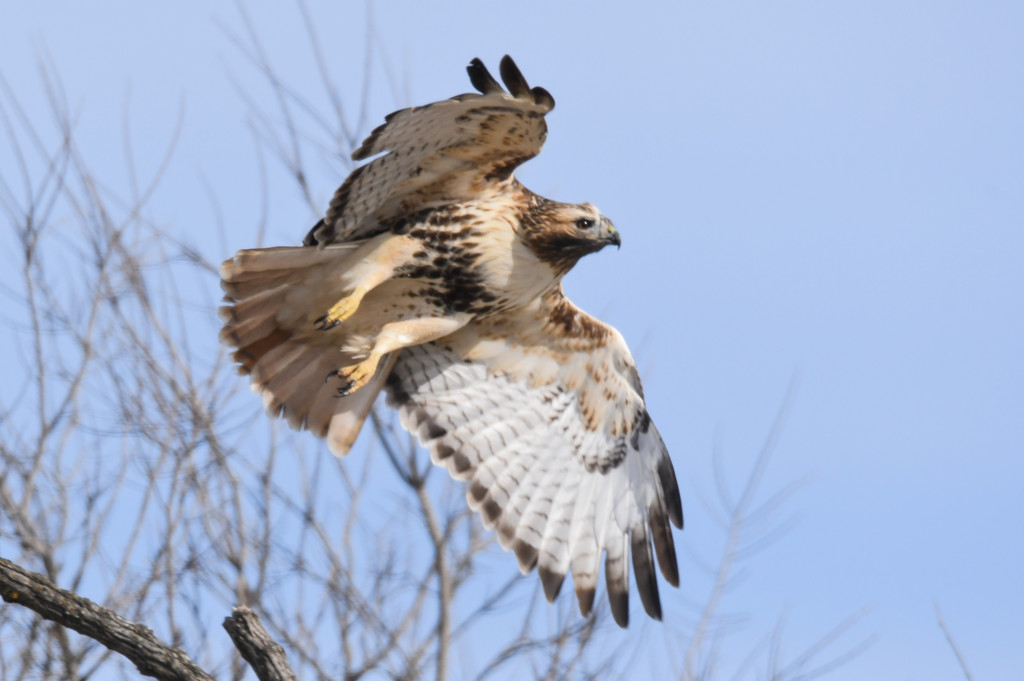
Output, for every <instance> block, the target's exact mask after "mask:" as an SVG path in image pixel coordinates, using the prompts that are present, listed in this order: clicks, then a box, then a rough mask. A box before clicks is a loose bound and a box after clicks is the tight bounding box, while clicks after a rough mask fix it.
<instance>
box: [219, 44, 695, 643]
mask: <svg viewBox="0 0 1024 681" xmlns="http://www.w3.org/2000/svg"><path fill="white" fill-rule="evenodd" d="M467 70H468V72H469V79H470V81H471V82H472V84H473V86H474V87H475V88H476V89H477V90H478V91H479V94H477V93H472V94H463V95H458V96H456V97H453V98H451V99H447V100H444V101H439V102H435V103H433V104H428V105H426V106H419V107H411V108H408V109H402V110H400V111H396V112H394V113H392V114H390V115H389V116H387V117H386V118H385V123H384V124H383V125H381V126H380V127H378V128H377V129H376V130H374V131H373V133H372V134H370V136H369V137H368V138H367V139H366V141H365V142H363V144H362V146H360V147H359V148H358V149H357V150H356V151H355V152H354V153H353V154H352V158H353V159H354V160H356V161H361V160H365V159H369V158H371V157H373V160H371V161H370V162H369V163H366V164H364V165H362V166H359V167H357V168H356V169H355V170H354V171H353V172H352V173H351V174H350V175H349V176H348V178H347V179H346V180H345V182H344V184H342V185H341V187H340V188H339V189H338V191H337V193H335V195H334V198H333V199H332V200H331V203H330V207H329V208H328V210H327V214H326V216H325V217H324V218H323V219H322V220H321V221H320V222H318V223H317V224H316V225H315V226H314V227H313V229H312V230H311V231H310V232H309V234H308V235H307V236H306V238H305V240H304V242H303V246H301V247H278V248H261V249H255V250H242V251H239V252H238V253H237V254H236V255H235V256H234V257H233V258H231V259H230V260H228V261H226V262H225V263H224V264H223V265H222V266H221V269H220V274H221V278H222V287H223V289H224V292H225V302H226V304H225V305H224V306H223V307H221V308H220V314H221V317H222V319H223V320H224V327H223V330H222V331H221V338H222V339H223V340H224V341H225V342H226V343H227V344H228V345H230V346H231V347H232V348H234V355H233V356H234V359H235V361H237V362H238V364H239V370H240V372H241V373H243V374H248V375H249V377H250V379H251V384H252V389H253V391H254V392H257V393H259V394H260V395H261V396H262V398H263V404H264V406H265V408H266V410H267V412H268V413H269V414H271V415H273V416H281V417H283V418H285V419H286V420H287V421H288V423H289V424H290V425H291V426H292V427H294V428H304V429H306V430H309V431H310V432H312V433H314V434H315V435H317V436H318V437H321V438H326V440H327V445H328V447H329V448H330V450H331V451H332V452H333V453H335V454H337V455H344V454H346V453H347V452H348V451H349V449H350V447H351V446H352V444H353V442H354V441H355V439H356V436H357V435H358V434H359V431H360V428H361V427H362V424H363V421H364V420H365V419H366V417H367V415H368V413H369V411H370V409H371V407H372V405H373V403H374V400H375V398H376V397H377V395H378V394H379V393H380V392H381V391H382V390H383V391H385V392H386V394H387V401H388V404H389V405H390V406H392V407H395V408H397V409H398V411H399V414H400V418H401V422H402V425H403V426H404V427H405V428H407V429H408V430H409V431H410V432H412V433H415V434H416V436H417V437H418V439H419V441H420V443H421V444H422V445H423V446H424V447H426V448H427V449H428V450H429V451H430V456H431V459H432V460H433V462H434V463H436V464H438V465H441V466H444V467H445V468H447V469H448V472H449V473H450V474H451V475H452V476H453V477H454V478H456V479H457V480H461V481H465V482H467V483H468V486H467V490H466V498H467V501H468V503H469V505H470V507H471V508H472V509H473V510H474V511H477V512H479V513H480V515H481V516H482V518H483V522H484V525H485V526H487V527H488V528H493V529H495V530H496V531H497V537H498V541H499V543H500V544H501V546H502V547H503V548H505V549H506V550H509V549H510V550H512V551H514V553H515V556H516V558H517V560H518V562H519V568H520V570H521V571H522V572H523V573H524V574H526V573H527V572H529V571H531V570H532V569H533V568H534V567H536V568H537V572H538V574H539V576H540V579H541V582H542V584H543V587H544V594H545V596H546V597H547V599H548V601H553V600H554V599H555V597H556V596H557V595H558V593H559V590H560V589H561V586H562V583H563V581H564V580H565V577H566V575H567V574H568V573H570V572H571V573H572V581H573V585H574V587H575V591H576V596H577V600H578V603H579V608H580V611H581V612H582V613H583V615H587V614H589V613H590V611H591V610H592V608H593V602H594V595H595V592H596V589H597V581H598V572H599V569H600V561H601V558H602V556H603V557H604V566H605V567H604V573H605V583H606V585H607V592H608V599H609V603H610V606H611V612H612V615H613V617H614V618H615V621H616V622H617V623H618V624H619V625H620V626H622V627H625V626H626V625H627V624H628V621H629V607H628V605H629V564H628V563H629V561H628V556H629V555H630V554H631V555H632V565H633V571H634V572H635V575H636V582H637V587H638V590H639V592H640V599H641V601H642V603H643V606H644V609H645V610H646V611H647V613H648V615H650V616H651V617H653V618H655V619H661V602H660V598H659V596H658V580H657V577H656V574H655V568H654V564H655V561H656V562H657V564H658V566H659V567H660V570H661V573H662V575H663V576H664V578H665V580H666V581H668V582H669V583H670V584H672V585H673V586H678V584H679V570H678V567H677V563H676V553H675V546H674V543H673V538H672V529H671V527H670V526H669V524H670V523H671V524H672V525H675V526H676V527H678V528H682V525H683V514H682V505H681V503H680V499H679V488H678V485H677V483H676V477H675V472H674V470H673V468H672V461H671V460H670V459H669V456H668V452H667V451H666V449H665V444H664V442H663V441H662V439H661V436H660V435H658V431H657V429H656V428H655V427H654V423H653V422H652V421H651V418H650V416H649V415H648V413H647V408H646V406H645V404H644V398H643V390H642V388H641V386H640V378H639V376H638V375H637V371H636V366H635V364H634V362H633V359H632V357H631V356H630V353H629V350H628V348H627V347H626V343H625V341H624V340H623V338H622V335H621V334H620V333H619V332H618V331H616V330H615V329H614V328H612V327H611V326H609V325H607V324H604V323H602V322H600V321H598V320H597V319H595V318H593V317H591V316H589V315H587V314H586V313H585V312H583V311H582V310H580V309H579V308H577V307H576V306H575V305H573V304H572V303H571V302H570V301H569V299H568V298H566V296H565V294H564V293H563V291H562V285H561V280H562V277H563V276H565V274H566V273H567V272H568V271H569V270H570V269H571V268H572V267H573V265H575V264H576V262H577V261H578V260H579V259H580V258H582V257H583V256H585V255H587V254H588V253H594V252H596V251H599V250H601V249H602V248H604V247H605V246H608V245H610V244H614V245H615V246H618V245H619V244H620V237H619V233H618V232H617V231H616V230H615V227H614V226H613V225H612V223H611V221H610V220H609V219H608V218H606V217H605V216H604V215H602V214H601V213H600V212H598V210H597V208H595V207H594V206H593V205H591V204H589V203H582V204H572V203H560V202H558V201H552V200H549V199H546V198H543V197H541V196H538V195H537V194H534V193H533V192H531V191H530V190H529V189H527V188H526V187H524V186H523V185H522V184H520V183H519V181H518V180H516V179H515V177H513V175H512V173H513V170H515V168H516V167H517V166H518V165H519V164H521V163H523V162H524V161H526V160H528V159H530V158H533V157H534V156H536V155H537V154H538V152H540V149H541V146H542V145H543V143H544V139H545V137H546V136H547V124H546V123H545V118H544V117H545V115H546V114H547V113H548V112H549V111H551V109H552V108H553V107H554V105H555V100H554V98H552V96H551V95H550V94H549V93H548V92H547V90H544V89H543V88H540V87H534V88H531V87H530V86H529V85H528V84H527V82H526V79H525V78H524V77H523V75H522V73H521V72H520V71H519V69H518V68H517V67H516V65H515V62H513V61H512V59H511V58H509V57H508V56H506V57H505V58H504V59H502V61H501V78H502V80H503V81H504V83H505V87H506V88H507V91H506V90H505V89H503V88H502V86H501V85H499V84H498V82H497V81H496V80H495V79H494V77H493V76H492V75H491V74H490V73H489V72H488V70H487V69H486V68H485V67H484V65H483V63H482V62H481V61H480V60H479V59H474V60H473V61H472V62H471V63H470V65H469V67H468V68H467ZM652 547H653V550H652Z"/></svg>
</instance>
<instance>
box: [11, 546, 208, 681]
mask: <svg viewBox="0 0 1024 681" xmlns="http://www.w3.org/2000/svg"><path fill="white" fill-rule="evenodd" d="M0 596H2V597H3V599H4V600H5V601H7V602H8V603H16V604H18V605H22V606H25V607H26V608H29V609H30V610H33V611H35V612H36V613H37V614H39V615H40V616H42V617H43V618H44V619H47V620H50V621H51V622H56V623H57V624H60V625H61V626H64V627H67V628H68V629H73V630H75V631H77V632H78V633H80V634H83V635H85V636H88V637H89V638H92V639H93V640H95V641H98V642H99V643H102V644H103V645H105V646H106V647H107V648H110V649H111V650H113V651H114V652H116V653H120V654H121V655H123V656H125V657H126V658H128V659H129V660H130V661H131V662H132V664H134V665H135V667H136V668H137V669H138V670H139V672H141V673H142V674H145V675H146V676H152V677H153V678H156V679H160V680H161V681H214V679H213V677H212V676H210V675H209V674H207V673H206V672H204V671H203V670H202V669H200V668H199V667H198V666H196V664H195V663H194V662H192V660H191V659H190V658H189V656H188V655H186V654H185V653H184V652H183V651H182V650H180V649H178V648H172V647H170V646H168V645H167V644H165V643H163V642H162V641H160V640H159V639H157V638H156V636H154V635H153V632H152V631H150V629H149V627H146V626H144V625H142V624H138V623H137V622H132V621H131V620H127V619H125V618H123V617H121V616H120V615H118V614H116V613H114V612H111V611H110V610H107V609H106V608H103V607H100V606H98V605H96V604H95V603H93V602H92V601H90V600H89V599H87V598H82V597H81V596H79V595H77V594H75V593H72V592H70V591H66V590H64V589H61V588H59V587H57V586H56V585H54V583H53V582H52V581H50V580H49V579H47V578H46V577H44V576H43V575H40V574H38V573H35V572H31V571H29V570H26V569H24V568H22V567H20V566H18V565H15V564H14V563H12V562H11V561H9V560H7V559H5V558H0Z"/></svg>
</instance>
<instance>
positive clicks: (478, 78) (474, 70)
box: [466, 58, 504, 95]
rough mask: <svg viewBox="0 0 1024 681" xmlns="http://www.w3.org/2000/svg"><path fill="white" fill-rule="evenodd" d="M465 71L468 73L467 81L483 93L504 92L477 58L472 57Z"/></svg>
mask: <svg viewBox="0 0 1024 681" xmlns="http://www.w3.org/2000/svg"><path fill="white" fill-rule="evenodd" d="M466 72H467V73H468V74H469V82H470V83H472V84H473V87H475V88H476V89H477V90H479V91H480V92H482V93H483V94H485V95H489V94H491V93H492V92H504V90H502V89H501V85H499V84H498V81H496V80H494V76H492V75H491V72H490V71H488V70H487V67H486V66H484V63H483V62H482V61H480V60H479V59H477V58H474V59H473V61H471V62H469V66H467V67H466Z"/></svg>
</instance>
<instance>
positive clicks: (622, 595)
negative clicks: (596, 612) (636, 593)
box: [608, 586, 629, 629]
mask: <svg viewBox="0 0 1024 681" xmlns="http://www.w3.org/2000/svg"><path fill="white" fill-rule="evenodd" d="M608 605H610V606H611V608H612V618H613V619H614V620H615V623H616V624H618V625H619V626H620V627H622V628H623V629H625V628H626V627H628V626H629V592H628V591H620V590H619V589H613V588H612V587H611V586H609V587H608Z"/></svg>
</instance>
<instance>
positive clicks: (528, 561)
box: [512, 539, 538, 575]
mask: <svg viewBox="0 0 1024 681" xmlns="http://www.w3.org/2000/svg"><path fill="white" fill-rule="evenodd" d="M512 551H513V552H514V553H515V554H516V560H518V561H519V570H520V572H522V573H523V574H524V575H525V574H526V573H527V572H529V571H530V570H532V569H533V568H534V566H535V565H537V557H538V554H537V549H536V547H534V546H533V545H531V544H530V543H529V542H526V541H523V540H522V539H516V540H515V542H514V543H513V544H512Z"/></svg>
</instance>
